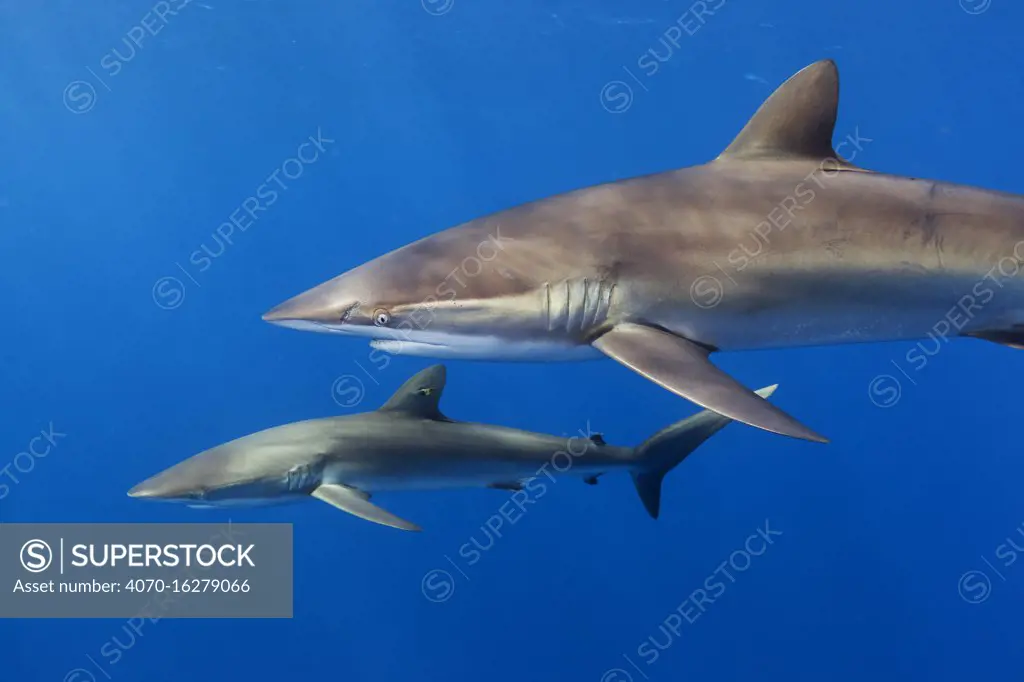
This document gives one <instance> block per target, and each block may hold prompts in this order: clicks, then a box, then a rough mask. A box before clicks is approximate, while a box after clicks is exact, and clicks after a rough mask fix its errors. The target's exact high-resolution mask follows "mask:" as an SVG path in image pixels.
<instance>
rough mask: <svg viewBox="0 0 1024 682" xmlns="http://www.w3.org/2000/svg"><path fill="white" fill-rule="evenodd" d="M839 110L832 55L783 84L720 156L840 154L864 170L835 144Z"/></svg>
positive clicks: (824, 156) (822, 156)
mask: <svg viewBox="0 0 1024 682" xmlns="http://www.w3.org/2000/svg"><path fill="white" fill-rule="evenodd" d="M838 111H839V70H838V69H837V68H836V64H835V62H833V61H832V60H831V59H825V60H822V61H820V62H815V63H814V64H811V65H810V66H807V67H804V68H803V69H801V70H800V71H798V72H797V73H796V74H795V75H793V76H791V77H790V78H789V80H787V81H786V82H785V83H783V84H782V85H780V86H779V87H778V89H777V90H776V91H775V92H773V93H772V95H771V96H770V97H769V98H768V99H767V100H765V101H764V103H763V104H762V105H761V107H760V108H759V109H758V110H757V113H755V114H754V115H753V117H752V118H751V119H750V120H749V121H747V125H746V126H744V127H743V130H741V131H740V134H739V135H737V136H736V139H734V140H733V141H732V144H730V145H729V146H728V147H726V149H725V151H723V152H722V153H721V154H720V155H719V156H718V158H719V159H732V160H747V159H787V158H807V159H816V160H818V161H824V160H825V159H830V158H834V159H837V160H838V161H839V162H840V164H841V165H842V166H843V167H844V168H848V169H849V170H861V169H860V168H857V167H856V166H854V165H853V164H850V163H848V162H847V161H845V160H843V159H841V158H840V157H839V155H838V154H836V152H835V150H834V149H833V148H832V134H833V133H834V132H835V127H836V114H837V112H838Z"/></svg>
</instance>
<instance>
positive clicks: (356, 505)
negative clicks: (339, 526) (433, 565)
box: [310, 483, 422, 531]
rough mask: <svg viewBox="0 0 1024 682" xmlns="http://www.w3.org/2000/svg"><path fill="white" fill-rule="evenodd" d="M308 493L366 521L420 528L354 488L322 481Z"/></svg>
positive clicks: (408, 528)
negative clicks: (373, 502)
mask: <svg viewBox="0 0 1024 682" xmlns="http://www.w3.org/2000/svg"><path fill="white" fill-rule="evenodd" d="M310 494H311V495H312V496H313V497H315V498H317V499H318V500H323V501H324V502H326V503H327V504H329V505H331V506H333V507H337V508H338V509H340V510H342V511H347V512H348V513H349V514H355V515H356V516H358V517H359V518H361V519H366V520H367V521H373V522H374V523H379V524H382V525H385V526H391V527H392V528H399V529H401V530H416V531H418V530H422V529H421V528H420V527H419V526H417V525H416V524H415V523H409V522H408V521H406V520H405V519H400V518H398V517H397V516H395V515H394V514H392V513H391V512H388V511H385V510H383V509H381V508H380V507H378V506H377V505H375V504H372V503H371V502H370V496H369V495H368V494H366V493H365V492H363V491H362V490H358V489H356V488H350V487H348V486H346V485H338V484H336V483H324V484H323V485H321V486H319V487H318V488H317V489H316V490H314V491H313V492H312V493H310Z"/></svg>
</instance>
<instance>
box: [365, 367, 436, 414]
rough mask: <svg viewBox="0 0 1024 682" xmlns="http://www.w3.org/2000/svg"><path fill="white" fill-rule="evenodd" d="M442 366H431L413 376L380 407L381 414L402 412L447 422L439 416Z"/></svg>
mask: <svg viewBox="0 0 1024 682" xmlns="http://www.w3.org/2000/svg"><path fill="white" fill-rule="evenodd" d="M445 375H446V372H445V368H444V365H432V366H430V367H427V368H426V369H425V370H423V371H421V372H418V373H417V374H415V375H413V377H412V378H410V379H409V380H408V381H406V382H405V383H404V384H402V387H401V388H399V389H398V390H397V391H395V394H394V395H392V396H391V397H390V398H389V399H388V401H387V402H386V403H384V404H383V405H382V406H381V407H380V411H381V412H402V413H405V414H407V415H410V416H413V417H420V418H423V419H436V420H438V421H448V418H447V417H445V416H444V415H443V414H441V410H440V407H439V405H440V403H441V394H442V393H444V384H445Z"/></svg>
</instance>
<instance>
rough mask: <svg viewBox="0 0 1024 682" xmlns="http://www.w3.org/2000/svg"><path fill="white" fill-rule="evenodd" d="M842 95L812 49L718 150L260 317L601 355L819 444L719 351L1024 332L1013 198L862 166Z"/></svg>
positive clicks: (369, 268) (510, 348)
mask: <svg viewBox="0 0 1024 682" xmlns="http://www.w3.org/2000/svg"><path fill="white" fill-rule="evenodd" d="M838 107H839V71H838V68H837V66H836V64H835V63H834V62H833V61H831V60H824V61H819V62H816V63H814V64H811V65H809V66H806V67H805V68H803V69H801V70H800V71H799V72H797V73H796V74H795V75H793V76H791V77H790V78H789V79H788V80H786V81H785V82H784V83H782V84H781V85H780V86H779V87H778V88H777V89H776V90H775V91H774V92H773V93H772V94H771V95H770V96H769V97H768V98H767V99H766V100H765V101H764V102H762V103H761V105H760V107H759V108H758V109H757V110H756V112H755V113H754V114H753V116H752V117H751V118H750V119H749V120H748V121H747V123H746V125H745V126H744V127H743V128H742V130H740V132H739V133H738V135H737V136H736V137H735V138H734V139H733V140H732V141H731V142H730V143H729V144H728V146H726V147H725V149H724V150H723V151H722V152H721V153H720V154H719V155H718V156H717V157H715V158H714V159H712V160H711V161H708V162H706V163H703V164H701V165H697V166H691V167H684V168H681V169H677V170H671V171H666V172H659V173H654V174H649V175H644V176H639V177H633V178H627V179H623V180H618V181H614V182H608V183H605V184H601V185H596V186H591V187H585V188H582V189H578V190H574V191H570V192H566V193H562V194H557V195H554V196H551V197H548V198H545V199H541V200H539V201H534V202H531V203H526V204H522V205H519V206H515V207H513V208H510V209H507V210H503V211H500V212H498V213H495V214H492V215H488V216H484V217H482V218H477V219H474V220H470V221H469V222H467V223H464V224H462V225H458V226H456V227H453V228H450V229H447V230H444V231H441V232H438V233H435V234H433V235H430V236H427V237H425V238H422V239H420V240H418V241H415V242H413V243H411V244H408V245H406V246H404V247H401V248H398V249H396V250H394V251H392V252H390V253H387V254H384V255H382V256H380V257H378V258H375V259H374V260H371V261H369V262H367V263H364V264H362V265H359V266H357V267H355V268H353V269H351V270H349V271H347V272H344V273H343V274H341V275H339V276H337V277H334V278H333V279H330V280H329V281H326V282H324V283H322V284H319V285H317V286H315V287H313V288H312V289H310V290H308V291H306V292H304V293H301V294H299V295H297V296H294V297H292V298H290V299H288V300H286V301H284V302H283V303H281V304H280V305H278V306H276V307H274V308H272V309H270V310H269V311H268V312H266V313H265V314H264V315H263V319H264V320H266V321H268V322H271V323H274V324H277V325H282V326H285V327H291V328H296V329H301V330H310V331H316V332H327V333H337V334H344V335H349V336H357V337H364V338H365V337H368V338H370V339H371V341H370V343H371V345H373V346H374V347H375V348H376V349H379V350H381V351H382V352H387V353H394V354H406V355H419V356H429V357H437V358H465V359H482V360H499V361H509V360H519V361H560V360H573V359H591V358H595V357H607V358H611V359H613V360H615V361H618V362H619V363H621V364H622V365H625V366H626V367H628V368H630V369H631V370H633V371H635V372H637V373H639V374H640V375H642V376H644V377H646V378H647V379H649V380H651V381H653V382H655V383H657V384H659V385H660V386H662V387H664V388H666V389H668V390H670V391H672V392H674V393H676V394H678V395H679V396H682V397H683V398H686V399H688V400H690V401H692V402H694V403H696V404H698V405H700V406H702V407H704V408H707V409H711V410H714V411H716V412H719V413H720V414H723V415H725V416H728V417H730V418H732V419H735V420H737V421H740V422H744V423H746V424H749V425H751V426H754V427H758V428H761V429H766V430H768V431H772V432H775V433H779V434H783V435H786V436H791V437H795V438H800V439H805V440H810V441H815V442H827V439H826V438H825V437H824V436H822V435H820V434H818V433H817V432H815V431H814V430H812V429H811V428H810V427H808V426H806V425H804V424H803V423H801V422H799V421H797V420H796V419H795V418H794V417H793V416H791V415H789V414H788V413H786V412H784V411H782V410H781V409H779V408H778V407H776V406H775V405H773V404H772V403H770V402H769V401H767V400H764V399H763V397H762V396H759V395H757V393H756V392H754V391H751V390H750V389H749V388H747V387H746V386H744V385H743V384H742V383H741V382H740V381H738V380H737V379H735V378H734V377H732V376H730V375H729V374H728V373H726V372H725V371H723V370H722V369H720V368H719V367H718V366H717V365H716V364H714V362H713V361H712V356H713V355H714V354H715V353H719V352H729V351H749V350H762V349H778V348H790V347H807V346H824V345H835V344H853V343H870V342H887V341H909V340H921V339H925V338H927V337H932V338H933V339H935V342H936V343H939V341H940V340H941V341H942V342H945V341H948V340H949V339H950V338H952V337H973V338H978V339H983V340H987V341H991V342H994V343H998V344H1002V345H1005V346H1009V347H1014V348H1021V347H1024V288H1022V285H1021V282H1020V278H1016V275H1017V273H1018V271H1019V269H1020V264H1021V262H1024V197H1022V196H1020V195H1014V194H1008V193H1003V192H998V191H991V190H987V189H982V188H977V187H972V186H965V185H958V184H951V183H947V182H942V181H937V180H928V179H922V178H914V177H905V176H899V175H891V174H886V173H882V172H877V171H873V170H869V169H866V168H863V167H861V166H858V165H855V164H854V163H853V162H852V160H850V159H848V158H846V157H848V156H850V154H846V155H840V154H839V153H838V152H837V151H836V148H835V147H834V146H833V137H834V135H835V126H836V117H837V115H838V110H839V109H838ZM848 137H849V136H848ZM854 142H856V141H854ZM849 143H850V140H848V139H847V140H844V141H843V142H842V143H840V144H839V145H837V146H838V147H839V148H840V149H842V148H843V147H844V146H848V145H849Z"/></svg>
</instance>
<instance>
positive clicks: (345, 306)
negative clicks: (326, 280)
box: [262, 288, 359, 332]
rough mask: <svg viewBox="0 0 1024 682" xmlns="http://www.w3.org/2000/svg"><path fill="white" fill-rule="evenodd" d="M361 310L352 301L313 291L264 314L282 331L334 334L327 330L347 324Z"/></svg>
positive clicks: (315, 289) (317, 290) (316, 289)
mask: <svg viewBox="0 0 1024 682" xmlns="http://www.w3.org/2000/svg"><path fill="white" fill-rule="evenodd" d="M358 307H359V303H358V302H357V301H353V300H352V299H351V298H343V299H340V300H339V297H337V296H329V295H327V292H324V291H321V290H320V289H319V288H314V289H310V290H309V291H306V292H304V293H301V294H299V295H298V296H295V297H293V298H290V299H288V300H287V301H285V302H284V303H281V304H279V305H276V306H274V307H273V308H271V309H270V310H268V311H267V312H265V313H263V316H262V317H263V321H264V322H270V323H271V324H276V325H278V326H281V327H290V328H292V329H301V330H306V331H321V332H326V331H331V329H329V328H328V327H336V326H338V325H341V324H344V323H345V321H346V320H347V318H348V316H349V314H350V312H351V311H352V310H354V309H356V308H358Z"/></svg>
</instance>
